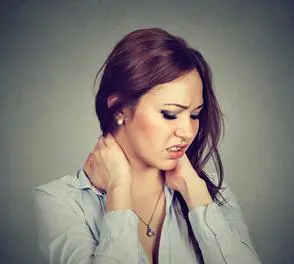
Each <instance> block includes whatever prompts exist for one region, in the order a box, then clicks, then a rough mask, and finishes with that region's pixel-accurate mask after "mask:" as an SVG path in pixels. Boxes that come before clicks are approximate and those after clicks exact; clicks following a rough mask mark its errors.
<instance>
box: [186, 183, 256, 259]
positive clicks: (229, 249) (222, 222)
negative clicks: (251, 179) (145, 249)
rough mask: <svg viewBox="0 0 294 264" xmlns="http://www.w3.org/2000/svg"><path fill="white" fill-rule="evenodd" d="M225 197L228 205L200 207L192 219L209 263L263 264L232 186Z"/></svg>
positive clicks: (194, 210) (225, 190) (194, 211)
mask: <svg viewBox="0 0 294 264" xmlns="http://www.w3.org/2000/svg"><path fill="white" fill-rule="evenodd" d="M223 187H225V189H224V191H223V192H222V196H223V197H224V198H225V199H226V201H227V202H226V203H225V204H224V205H222V206H219V205H218V204H216V203H212V204H209V205H207V206H197V207H195V208H193V209H192V210H190V212H189V219H190V222H191V225H192V229H193V231H194V234H195V236H196V238H197V240H198V242H199V246H200V249H201V251H202V254H203V258H204V261H205V263H206V264H224V263H226V264H236V263H238V264H248V263H250V264H260V263H261V262H260V260H259V258H258V256H257V254H256V252H255V250H254V248H253V245H252V242H251V239H250V236H249V232H248V227H247V225H246V224H245V223H244V220H243V215H242V211H241V209H240V206H239V205H238V202H237V199H236V197H235V195H234V194H233V193H232V192H231V190H230V188H229V186H228V185H226V184H223Z"/></svg>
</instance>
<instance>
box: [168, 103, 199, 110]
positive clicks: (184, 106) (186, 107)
mask: <svg viewBox="0 0 294 264" xmlns="http://www.w3.org/2000/svg"><path fill="white" fill-rule="evenodd" d="M164 105H174V106H177V107H180V108H183V109H188V108H189V106H187V105H180V104H164ZM203 106H204V104H201V105H199V106H197V107H196V108H194V109H193V111H194V110H198V109H200V108H202V107H203Z"/></svg>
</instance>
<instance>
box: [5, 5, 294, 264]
mask: <svg viewBox="0 0 294 264" xmlns="http://www.w3.org/2000/svg"><path fill="white" fill-rule="evenodd" d="M292 17H293V4H292V3H291V2H290V1H288V2H287V1H281V2H279V1H217V0H216V1H196V0H194V1H185V0H181V1H160V3H159V4H156V3H155V1H154V2H152V1H136V2H135V1H77V0H76V1H69V0H68V1H4V2H3V1H2V2H1V11H0V19H1V21H0V22H1V23H0V58H1V59H0V89H1V97H0V116H1V119H0V122H1V123H0V124H1V132H0V133H1V134H0V138H1V152H0V153H1V157H0V164H1V165H0V168H1V171H0V172H1V173H0V175H1V178H0V179H1V182H0V184H1V185H0V188H1V191H0V197H1V204H0V205H1V215H0V221H1V224H0V238H1V242H0V244H1V246H0V254H1V263H39V264H41V263H44V261H43V260H42V257H41V256H40V255H39V253H38V249H37V242H36V230H35V218H34V211H33V200H32V197H33V193H34V188H35V186H36V185H38V184H41V183H46V182H48V181H50V180H53V179H57V178H59V177H61V176H62V175H64V174H66V173H74V172H75V171H76V170H77V169H78V168H79V167H80V166H81V165H82V164H83V162H84V160H85V158H86V156H87V154H88V152H89V151H90V150H91V148H92V147H93V146H94V144H95V142H96V138H97V137H98V135H99V134H100V132H99V130H98V124H97V121H96V117H95V113H94V94H95V93H94V90H93V88H92V85H93V81H94V76H95V73H96V71H97V69H98V66H100V65H101V64H102V62H103V61H104V59H105V58H106V56H107V55H108V53H109V52H110V51H111V49H112V47H113V45H114V44H115V43H116V42H117V41H118V40H119V39H121V38H122V37H123V36H124V35H125V34H126V33H128V32H130V31H132V30H135V29H138V28H147V27H154V26H155V27H162V28H164V29H166V30H168V31H170V32H171V33H174V34H177V35H180V36H182V37H183V38H185V39H186V40H187V41H188V42H189V43H190V44H191V45H192V46H194V47H195V48H197V49H199V50H200V51H201V52H202V53H203V54H204V56H205V57H206V58H207V60H208V61H209V63H210V65H211V67H212V70H213V73H214V83H215V89H216V94H217V97H218V98H219V101H220V104H221V106H222V109H223V111H224V113H225V115H226V124H227V127H226V136H225V139H224V140H223V142H222V144H221V153H222V157H223V162H224V166H225V177H226V179H227V182H228V183H229V184H230V185H231V187H232V189H233V191H234V192H235V193H236V195H237V196H238V198H239V201H240V204H241V207H242V209H243V212H244V217H245V220H246V223H247V224H248V226H249V229H250V233H251V237H252V240H253V243H254V246H255V249H256V251H257V252H258V254H259V256H260V258H261V260H262V262H263V263H267V264H274V263H284V264H286V263H294V261H293V260H294V255H293V250H292V244H293V238H292V235H293V226H292V225H293V224H292V223H293V220H294V217H293V206H291V203H292V195H291V191H292V189H293V181H294V180H293V171H294V165H293V164H294V162H293V156H294V155H293V138H292V136H293V134H294V129H293V128H294V127H293V117H292V115H293V110H292V107H293V103H292V102H293V93H294V92H293V90H292V87H293V83H294V77H293V76H294V75H293V64H294V63H293V60H294V56H293V50H292V49H293V47H294V41H293V40H294V38H293V35H294V34H293V18H292ZM291 187H292V188H291Z"/></svg>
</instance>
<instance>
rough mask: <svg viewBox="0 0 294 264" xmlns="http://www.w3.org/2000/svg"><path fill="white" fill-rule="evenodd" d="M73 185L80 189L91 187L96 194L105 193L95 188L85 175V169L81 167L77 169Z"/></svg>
mask: <svg viewBox="0 0 294 264" xmlns="http://www.w3.org/2000/svg"><path fill="white" fill-rule="evenodd" d="M74 185H75V186H76V187H77V188H78V189H81V190H87V189H91V190H92V191H94V192H95V193H96V194H98V195H102V196H103V195H105V192H103V191H99V190H97V189H96V188H95V187H94V186H93V185H92V183H91V182H90V180H89V178H88V177H87V175H86V173H85V171H84V170H83V169H82V168H81V169H79V170H78V173H77V177H76V179H75V181H74Z"/></svg>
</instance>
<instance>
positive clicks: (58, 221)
mask: <svg viewBox="0 0 294 264" xmlns="http://www.w3.org/2000/svg"><path fill="white" fill-rule="evenodd" d="M223 186H224V187H226V189H225V190H224V191H223V192H222V195H223V196H224V198H225V199H226V200H227V201H228V202H227V203H226V204H225V205H223V206H219V205H217V204H216V203H212V204H210V205H208V206H198V207H195V208H194V209H192V210H190V212H189V219H190V222H191V225H192V228H193V232H194V234H195V236H196V238H197V240H198V242H199V246H200V249H201V251H202V254H203V257H204V261H205V263H206V264H225V263H226V264H257V263H260V260H259V258H258V256H257V254H256V252H255V251H254V249H253V246H252V242H251V240H250V237H249V233H248V228H247V226H246V224H245V223H244V221H243V217H242V212H241V210H240V207H239V205H238V202H237V199H236V197H235V196H234V194H233V193H232V192H231V191H230V188H229V187H228V186H227V185H226V184H224V185H223ZM164 194H165V198H166V216H165V219H164V223H163V227H162V233H161V237H160V245H159V256H158V263H159V264H179V263H184V264H192V263H193V264H194V263H198V261H197V259H196V256H195V253H194V250H193V247H192V245H191V243H190V242H189V237H188V230H187V225H186V222H185V219H184V218H183V217H182V216H181V215H180V214H179V212H178V210H177V208H176V207H177V206H178V205H177V202H176V200H175V199H173V195H174V191H173V190H172V189H170V188H169V187H168V186H167V185H165V187H164ZM106 199H107V195H106V194H105V193H101V192H99V191H98V190H96V189H95V188H93V186H92V185H91V183H90V181H89V180H88V178H87V177H86V175H85V173H84V171H83V170H82V169H81V170H79V171H78V172H77V174H76V175H66V176H64V177H62V178H61V179H59V180H55V181H52V182H50V183H48V184H45V185H42V186H38V187H37V189H36V199H35V205H36V216H37V224H38V225H37V226H38V236H39V245H40V250H41V252H42V254H43V255H44V256H45V258H46V260H47V261H48V263H52V264H53V263H54V264H57V263H58V264H59V263H60V264H65V263H66V264H74V263H76V264H90V263H91V264H92V263H97V264H114V263H123V264H146V263H148V259H147V257H146V254H145V252H144V250H143V247H142V245H141V244H140V241H139V235H138V223H139V219H138V217H137V215H136V214H135V213H134V212H133V211H132V210H130V209H126V210H118V211H111V212H107V213H106V212H105V202H106Z"/></svg>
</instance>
